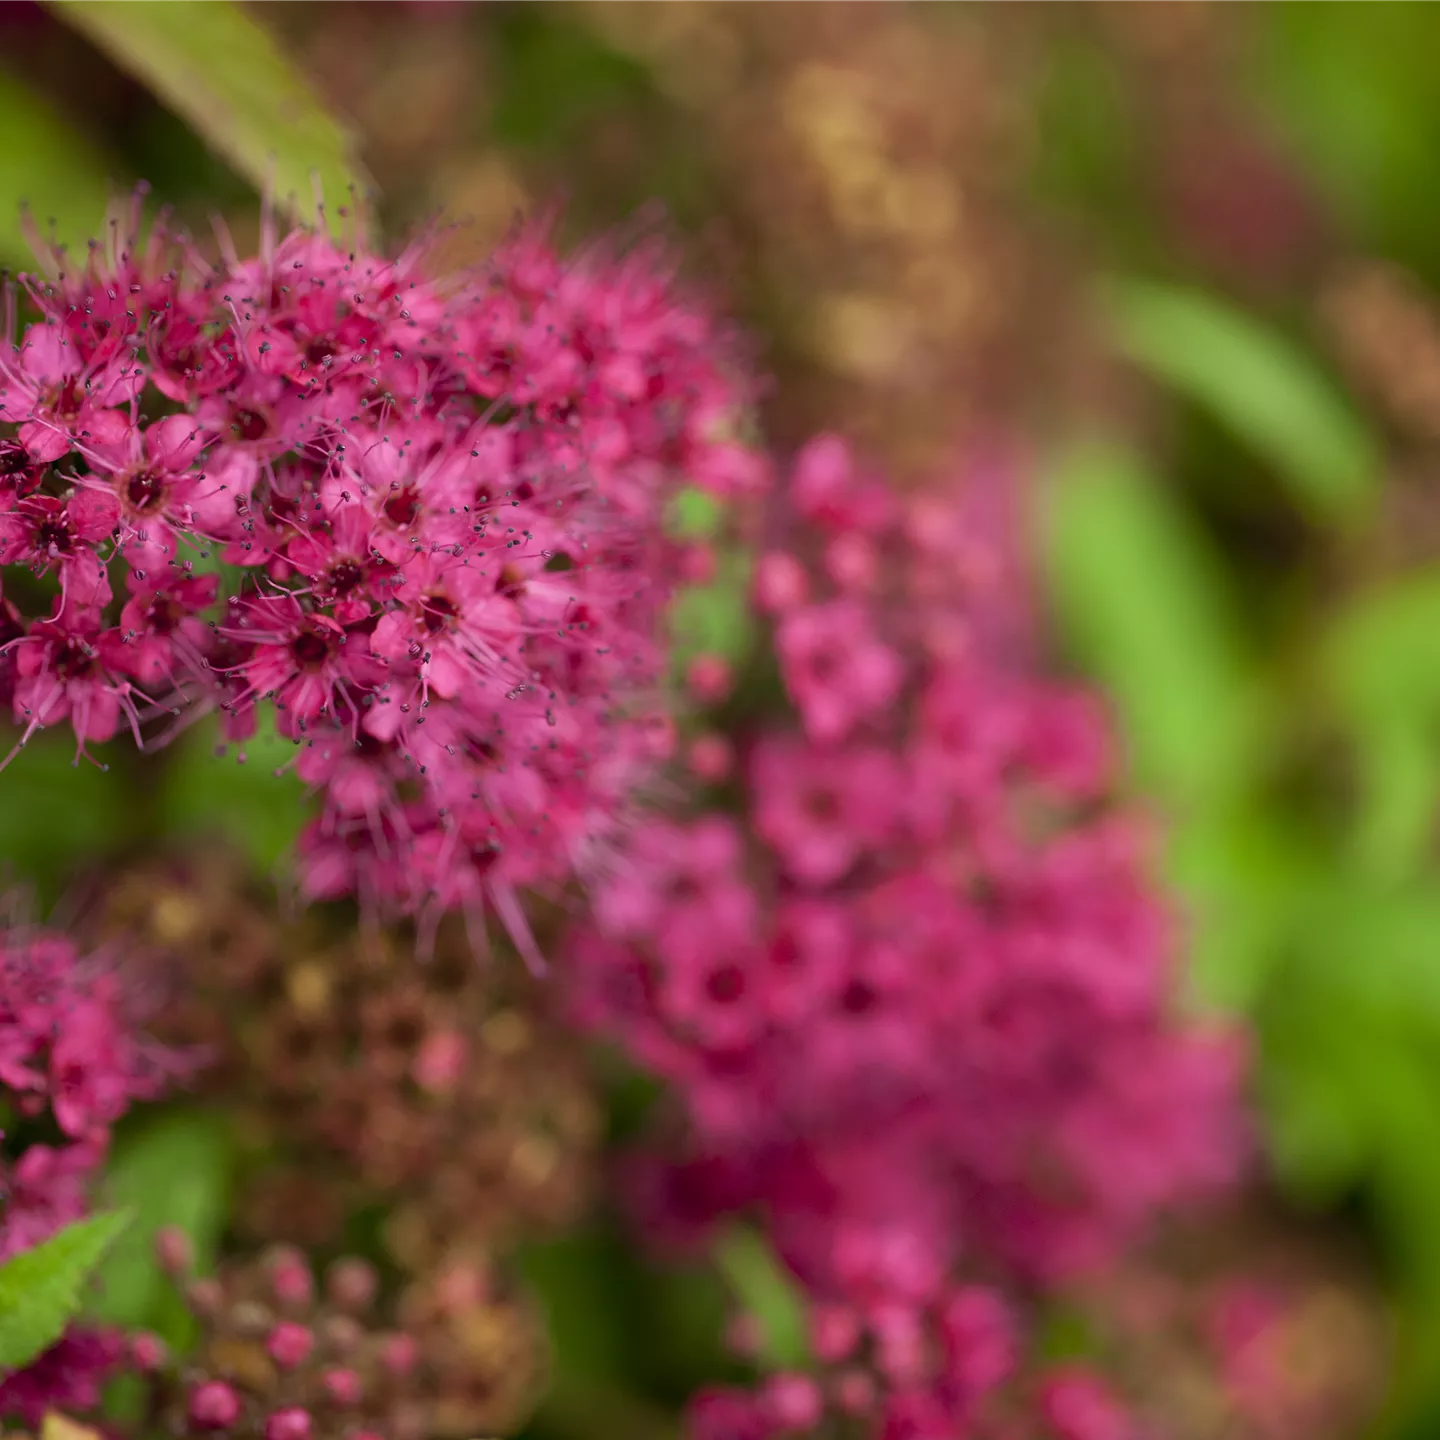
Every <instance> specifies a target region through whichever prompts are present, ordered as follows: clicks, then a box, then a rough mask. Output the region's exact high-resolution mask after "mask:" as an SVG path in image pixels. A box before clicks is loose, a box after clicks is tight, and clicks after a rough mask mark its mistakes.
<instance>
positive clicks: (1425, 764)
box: [1322, 573, 1440, 878]
mask: <svg viewBox="0 0 1440 1440" xmlns="http://www.w3.org/2000/svg"><path fill="white" fill-rule="evenodd" d="M1437 635H1440V573H1427V574H1424V575H1420V576H1413V577H1409V578H1406V579H1404V580H1401V581H1398V582H1395V583H1392V584H1390V585H1388V586H1386V587H1385V588H1383V589H1380V590H1377V591H1374V592H1372V593H1370V594H1368V595H1366V596H1363V597H1361V598H1360V599H1359V600H1357V601H1355V602H1353V603H1352V604H1351V605H1350V607H1349V608H1348V609H1347V610H1346V611H1345V612H1344V613H1343V614H1342V615H1341V617H1340V620H1339V622H1338V623H1337V624H1336V626H1335V627H1334V629H1333V631H1332V632H1331V634H1330V635H1329V637H1328V638H1327V640H1326V643H1325V646H1324V648H1323V654H1322V670H1323V674H1324V678H1325V680H1326V683H1327V687H1328V690H1329V693H1330V695H1331V697H1332V698H1333V700H1334V702H1335V704H1336V707H1337V709H1338V710H1339V713H1340V715H1341V717H1342V719H1343V720H1344V721H1345V722H1346V723H1347V725H1348V726H1349V728H1350V730H1351V733H1352V736H1353V739H1354V741H1355V745H1356V748H1357V771H1358V777H1359V782H1360V787H1361V791H1360V821H1359V824H1358V826H1357V827H1356V854H1357V856H1358V858H1359V859H1360V861H1361V862H1362V863H1363V864H1364V865H1365V866H1366V867H1367V868H1368V869H1369V870H1370V871H1371V872H1372V873H1374V874H1376V875H1380V876H1391V877H1393V878H1400V877H1403V876H1404V875H1406V874H1408V873H1412V872H1413V871H1414V870H1416V869H1417V868H1418V867H1419V866H1420V864H1421V863H1422V862H1423V861H1424V858H1425V856H1426V853H1427V850H1428V846H1429V842H1430V839H1431V837H1432V835H1433V833H1434V826H1435V820H1436V813H1437V801H1440V664H1437V663H1436V659H1435V652H1436V636H1437Z"/></svg>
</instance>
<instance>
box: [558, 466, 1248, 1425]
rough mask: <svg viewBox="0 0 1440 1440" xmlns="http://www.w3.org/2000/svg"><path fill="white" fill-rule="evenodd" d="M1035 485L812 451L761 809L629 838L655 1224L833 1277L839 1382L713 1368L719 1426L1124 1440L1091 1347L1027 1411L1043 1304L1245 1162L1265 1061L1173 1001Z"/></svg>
mask: <svg viewBox="0 0 1440 1440" xmlns="http://www.w3.org/2000/svg"><path fill="white" fill-rule="evenodd" d="M1004 493H1005V484H1004V481H1003V480H1002V479H1000V478H999V477H998V476H996V475H993V474H989V475H987V474H979V473H976V474H972V475H968V476H965V477H961V479H960V480H959V481H957V483H956V484H955V485H954V486H953V487H951V486H945V487H933V488H930V489H928V490H922V491H916V492H914V493H909V494H907V493H902V492H900V491H898V490H896V489H895V488H894V487H892V486H890V485H888V484H886V483H885V482H884V481H883V480H882V479H881V478H879V477H876V476H872V475H870V474H867V473H866V472H865V471H864V470H863V468H862V467H861V466H859V465H858V464H857V463H856V461H855V459H854V458H853V457H852V455H851V454H850V452H849V451H848V450H847V448H846V447H845V446H844V445H843V444H842V443H841V442H840V441H838V440H835V439H832V438H822V439H819V440H816V441H814V442H812V443H811V444H810V445H809V446H808V447H807V448H806V449H805V450H804V451H803V452H802V453H801V455H800V456H799V458H798V460H797V462H796V464H795V466H794V469H793V472H792V473H791V475H790V477H789V482H788V486H787V487H786V488H785V493H784V496H783V501H784V504H783V508H779V509H777V511H776V513H775V514H774V515H773V516H772V518H771V521H770V526H769V535H768V542H767V550H766V553H764V554H763V555H762V556H761V558H760V560H759V563H758V567H757V573H756V585H755V589H756V598H757V603H758V605H759V606H760V607H761V608H762V609H763V610H765V611H767V612H769V614H770V615H771V616H772V618H773V626H774V631H773V633H774V643H773V652H774V660H775V662H776V664H777V665H778V670H779V677H780V680H781V682H782V683H783V688H784V692H785V696H786V698H787V699H788V702H789V708H790V709H791V711H792V712H793V719H792V720H777V721H774V722H773V723H772V722H767V721H765V720H763V719H761V720H760V721H758V722H756V723H755V725H754V727H753V728H752V729H751V730H749V731H748V732H746V733H744V734H743V736H742V739H741V740H740V742H739V743H738V745H737V747H736V748H735V753H734V754H733V756H732V757H731V763H732V764H733V765H734V767H735V770H736V772H737V775H736V778H737V780H738V782H739V783H740V785H741V786H743V794H744V805H743V815H742V817H741V818H739V819H734V818H731V817H730V816H728V815H725V814H721V813H708V814H701V815H700V816H698V817H697V818H692V819H675V818H669V817H657V818H655V819H654V820H653V821H651V822H650V823H649V824H648V825H647V826H645V827H644V828H641V829H640V830H639V831H638V832H637V833H636V834H635V835H634V837H633V842H632V844H631V846H630V848H629V851H628V854H627V855H626V856H625V859H624V863H623V864H622V865H620V866H619V867H617V869H616V870H615V873H614V874H613V876H612V877H611V878H610V879H609V880H608V881H607V882H606V883H605V884H604V885H603V886H602V887H600V888H599V890H598V892H597V893H596V895H595V917H596V921H595V924H594V925H593V926H592V927H590V928H589V929H588V930H587V932H586V933H584V934H582V935H581V936H580V937H579V938H578V939H577V940H576V941H575V944H574V946H573V955H572V967H573V974H572V975H571V977H570V983H571V984H572V985H573V986H574V987H575V1001H576V1005H577V1009H578V1012H579V1014H580V1016H581V1018H582V1020H583V1021H584V1022H585V1023H586V1024H588V1025H589V1026H590V1027H592V1028H593V1029H595V1030H597V1031H600V1032H602V1033H606V1034H609V1035H612V1036H616V1037H618V1038H619V1039H620V1040H621V1041H622V1042H623V1043H624V1044H625V1045H626V1047H627V1048H628V1049H629V1051H630V1053H631V1054H632V1055H633V1056H635V1057H636V1058H637V1059H638V1060H639V1061H641V1062H642V1063H643V1064H645V1065H646V1066H647V1067H649V1068H650V1069H651V1070H653V1071H654V1072H656V1073H658V1074H659V1075H661V1076H663V1077H665V1078H666V1079H668V1080H669V1081H671V1082H673V1084H674V1085H675V1086H676V1087H677V1088H678V1091H679V1093H680V1095H681V1096H682V1097H683V1107H684V1113H685V1117H686V1120H687V1123H688V1139H687V1141H686V1142H685V1144H684V1145H683V1146H682V1153H681V1154H680V1155H679V1156H678V1157H677V1158H675V1160H674V1162H673V1163H672V1164H670V1165H668V1166H667V1167H665V1168H663V1169H662V1171H661V1173H659V1174H657V1175H653V1176H652V1177H651V1185H650V1190H649V1194H650V1203H651V1204H652V1205H654V1206H655V1207H656V1213H657V1216H658V1217H660V1218H662V1219H663V1220H664V1221H666V1222H668V1223H670V1224H671V1225H673V1226H678V1227H681V1228H682V1229H683V1228H688V1227H692V1226H698V1227H707V1226H709V1225H711V1224H713V1223H716V1222H718V1221H721V1220H724V1219H726V1218H727V1217H736V1216H747V1215H748V1216H751V1217H754V1218H756V1219H758V1220H759V1221H760V1222H761V1223H762V1224H763V1226H764V1229H765V1231H766V1232H767V1233H768V1236H769V1238H770V1241H771V1242H772V1244H773V1246H774V1248H775V1250H776V1251H777V1253H778V1254H779V1255H780V1257H781V1258H782V1259H783V1260H784V1262H785V1263H786V1265H787V1266H788V1267H789V1269H790V1270H791V1271H792V1272H793V1274H794V1275H795V1276H796V1277H797V1278H798V1280H799V1281H800V1283H801V1285H802V1288H803V1293H804V1294H805V1296H806V1297H807V1299H808V1302H809V1305H810V1318H811V1325H812V1335H811V1349H812V1352H813V1354H814V1355H815V1356H816V1357H817V1360H818V1362H819V1373H818V1375H817V1376H811V1375H799V1374H790V1375H782V1376H779V1377H776V1378H774V1379H772V1380H771V1381H770V1382H769V1383H768V1384H767V1385H766V1386H765V1388H763V1389H762V1391H761V1392H760V1393H759V1394H758V1395H748V1394H742V1393H737V1392H717V1393H714V1394H711V1395H708V1396H704V1397H701V1399H700V1400H699V1402H698V1404H697V1406H696V1408H695V1416H694V1418H695V1429H696V1433H697V1434H699V1435H701V1436H704V1437H707V1440H722V1437H723V1440H742V1437H749V1436H754V1437H761V1436H771V1435H782V1434H791V1433H794V1434H800V1433H805V1432H806V1431H808V1430H809V1429H810V1428H811V1427H812V1425H814V1424H815V1423H817V1421H818V1420H819V1418H820V1417H821V1415H822V1414H824V1413H826V1412H827V1411H828V1412H838V1413H842V1414H847V1415H850V1416H854V1417H860V1418H861V1419H862V1420H864V1421H865V1423H866V1425H867V1426H868V1428H866V1429H865V1430H864V1433H873V1434H875V1435H878V1436H884V1437H886V1440H900V1437H916V1440H918V1437H934V1440H939V1437H951V1436H954V1435H956V1434H958V1433H962V1431H963V1433H965V1434H967V1435H968V1434H972V1433H974V1434H982V1433H983V1434H995V1435H1002V1434H1003V1435H1010V1434H1016V1433H1019V1434H1024V1435H1026V1436H1033V1435H1035V1434H1036V1433H1037V1431H1036V1429H1035V1428H1034V1426H1035V1425H1036V1424H1041V1429H1042V1431H1043V1430H1044V1428H1045V1427H1046V1426H1048V1429H1049V1431H1050V1432H1051V1433H1053V1434H1055V1435H1057V1436H1061V1437H1064V1440H1115V1437H1120V1436H1122V1435H1125V1434H1127V1433H1128V1431H1127V1430H1126V1429H1125V1428H1123V1427H1124V1421H1123V1416H1122V1415H1121V1412H1119V1411H1118V1410H1116V1409H1115V1408H1114V1407H1113V1405H1111V1403H1110V1402H1109V1401H1108V1400H1107V1399H1106V1398H1105V1397H1104V1395H1103V1393H1102V1392H1100V1391H1099V1390H1098V1389H1097V1387H1096V1386H1095V1384H1094V1382H1092V1381H1090V1380H1088V1379H1087V1378H1085V1377H1084V1376H1072V1375H1057V1376H1055V1377H1052V1379H1051V1381H1050V1382H1048V1385H1047V1386H1046V1388H1044V1390H1043V1399H1042V1400H1041V1401H1040V1408H1041V1413H1042V1414H1043V1416H1044V1417H1046V1418H1045V1419H1044V1421H1043V1423H1041V1422H1037V1421H1035V1420H1034V1418H1033V1415H1031V1416H1029V1417H1027V1419H1026V1420H1025V1422H1024V1424H1023V1425H1022V1428H1021V1430H1019V1431H1014V1430H1007V1429H1005V1428H1003V1427H1004V1426H1005V1425H1006V1424H1008V1423H1010V1422H1008V1421H1007V1420H1006V1418H1005V1417H1006V1416H1007V1415H1009V1414H1010V1411H1009V1410H1008V1408H1007V1406H1008V1403H1009V1402H1008V1401H1007V1400H1006V1399H1005V1398H1004V1395H1003V1393H1002V1382H1003V1381H1005V1380H1007V1378H1009V1377H1010V1376H1011V1375H1012V1374H1014V1373H1015V1372H1016V1371H1017V1370H1018V1368H1019V1367H1020V1366H1021V1364H1022V1356H1023V1353H1024V1348H1025V1342H1026V1333H1025V1323H1026V1317H1025V1314H1024V1300H1023V1298H1022V1297H1023V1296H1024V1294H1025V1293H1026V1291H1027V1287H1029V1286H1031V1285H1033V1284H1034V1283H1041V1284H1052V1283H1055V1282H1057V1281H1059V1280H1063V1278H1064V1277H1066V1276H1067V1275H1071V1274H1073V1273H1075V1272H1076V1271H1077V1270H1079V1269H1081V1268H1083V1267H1086V1266H1090V1265H1093V1264H1096V1263H1099V1262H1102V1261H1104V1260H1105V1259H1106V1258H1107V1257H1109V1256H1111V1255H1112V1254H1113V1253H1114V1252H1115V1251H1116V1249H1117V1248H1118V1247H1119V1246H1121V1245H1122V1244H1123V1243H1124V1242H1126V1241H1127V1240H1129V1239H1131V1238H1133V1237H1134V1236H1135V1235H1136V1233H1137V1231H1138V1230H1139V1229H1140V1227H1142V1226H1143V1225H1144V1223H1145V1222H1146V1221H1147V1220H1149V1219H1150V1218H1151V1217H1152V1216H1153V1215H1154V1214H1155V1212H1156V1211H1157V1209H1158V1208H1159V1207H1162V1206H1164V1205H1166V1204H1169V1203H1171V1202H1175V1201H1179V1200H1183V1199H1187V1198H1190V1197H1192V1196H1195V1195H1198V1194H1203V1193H1204V1192H1206V1191H1207V1190H1209V1189H1212V1188H1215V1187H1220V1186H1223V1185H1224V1184H1225V1183H1226V1182H1228V1181H1229V1180H1230V1179H1231V1178H1232V1175H1233V1173H1234V1171H1235V1169H1236V1167H1237V1163H1238V1161H1239V1157H1240V1154H1241V1150H1242V1136H1241V1133H1240V1125H1239V1116H1238V1109H1237V1104H1236V1086H1237V1079H1238V1075H1239V1070H1240V1060H1241V1056H1240V1054H1239V1051H1238V1048H1237V1046H1236V1043H1235V1041H1234V1038H1233V1037H1231V1036H1229V1035H1224V1034H1218V1033H1215V1034H1212V1033H1208V1032H1202V1031H1201V1030H1199V1029H1195V1028H1190V1027H1187V1026H1184V1025H1183V1024H1182V1023H1181V1022H1180V1021H1179V1020H1178V1019H1176V1018H1174V1017H1173V1016H1172V1004H1171V980H1172V975H1171V969H1170V959H1171V952H1172V941H1173V938H1174V936H1173V928H1174V927H1173V924H1172V917H1171V916H1170V915H1169V914H1168V913H1167V910H1166V907H1165V906H1164V904H1163V903H1162V901H1161V899H1160V897H1159V895H1158V892H1157V887H1156V885H1155V884H1154V883H1153V880H1152V877H1151V874H1150V871H1149V865H1148V855H1147V846H1146V835H1145V831H1144V827H1143V826H1141V825H1140V824H1139V823H1138V822H1137V819H1136V817H1135V816H1133V815H1130V814H1128V813H1126V811H1125V810H1124V808H1123V807H1121V806H1120V805H1119V804H1118V803H1117V800H1116V777H1115V767H1114V764H1113V760H1112V756H1111V753H1110V744H1109V737H1108V735H1107V730H1106V726H1105V723H1104V719H1103V716H1102V714H1101V712H1100V710H1099V708H1098V706H1097V705H1096V703H1095V701H1094V699H1093V698H1092V697H1091V696H1089V695H1087V694H1086V693H1084V692H1083V691H1081V690H1079V689H1077V688H1074V687H1071V686H1067V685H1064V684H1060V683H1056V682H1055V681H1053V680H1050V679H1047V678H1043V677H1042V676H1041V674H1040V671H1039V667H1038V664H1037V663H1036V657H1035V656H1034V655H1033V653H1031V651H1030V650H1029V648H1028V647H1027V645H1026V643H1025V638H1026V634H1027V626H1026V623H1025V615H1024V605H1023V600H1024V593H1025V592H1024V577H1023V575H1022V574H1021V573H1020V569H1019V566H1018V564H1017V562H1016V561H1015V559H1014V543H1013V540H1014V537H1013V534H1012V533H1011V532H1010V531H1009V529H1008V528H1007V519H1006V516H1005V514H1004V512H1003V505H1002V504H1001V503H1000V502H1001V501H1002V500H1003V496H1004ZM711 678H713V677H711ZM709 688H710V690H711V691H712V692H713V691H714V689H715V688H716V687H714V686H710V687H709ZM712 749H713V747H712ZM692 753H694V752H692ZM700 753H702V754H705V755H706V757H707V758H706V764H705V767H704V768H705V771H706V773H707V776H708V778H711V779H719V778H722V772H723V770H724V765H725V760H724V756H723V754H722V753H721V752H720V751H719V750H714V753H711V752H708V751H704V750H701V752H700ZM1025 1425H1028V1426H1029V1427H1030V1428H1024V1426H1025ZM987 1426H992V1427H994V1428H991V1429H987V1428H985V1427H987ZM966 1427H974V1428H973V1429H972V1428H966Z"/></svg>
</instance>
